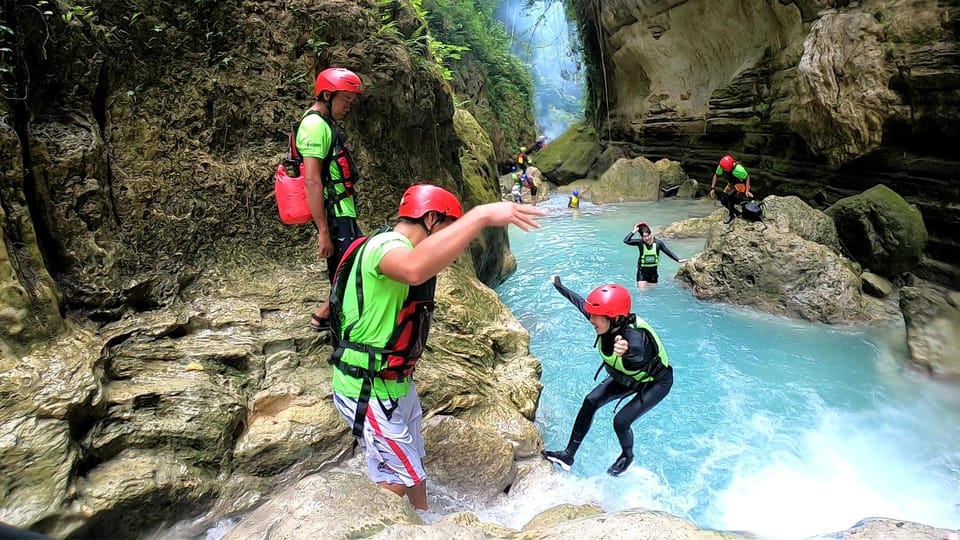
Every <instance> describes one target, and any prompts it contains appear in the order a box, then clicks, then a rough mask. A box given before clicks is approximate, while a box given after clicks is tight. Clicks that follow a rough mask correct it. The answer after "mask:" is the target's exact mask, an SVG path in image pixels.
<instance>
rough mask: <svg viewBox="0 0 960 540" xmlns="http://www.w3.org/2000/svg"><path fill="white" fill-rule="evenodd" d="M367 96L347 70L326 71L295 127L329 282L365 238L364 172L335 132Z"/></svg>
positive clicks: (326, 324) (324, 321)
mask: <svg viewBox="0 0 960 540" xmlns="http://www.w3.org/2000/svg"><path fill="white" fill-rule="evenodd" d="M362 94H363V82H362V81H361V80H360V77H358V76H357V74H356V73H354V72H352V71H350V70H349V69H344V68H328V69H325V70H323V71H321V72H320V74H319V75H317V81H316V83H315V85H314V96H315V97H316V100H315V101H314V102H313V105H312V106H311V107H310V108H309V109H308V110H307V111H306V112H304V113H303V117H302V118H301V119H300V126H299V127H298V128H297V139H296V145H297V150H298V151H299V152H300V155H302V156H303V174H304V183H305V185H306V190H307V205H308V206H309V207H310V214H311V215H312V216H313V223H314V225H316V227H317V254H318V255H319V256H320V257H322V258H325V259H326V260H327V277H328V278H329V279H330V282H331V283H333V274H334V271H335V270H336V268H337V265H338V264H340V259H341V258H343V253H344V252H345V251H346V249H347V246H349V245H350V244H351V243H352V242H353V241H354V240H355V239H357V238H359V237H360V236H362V235H363V233H362V232H361V231H360V226H359V225H358V224H357V207H356V202H355V200H354V194H355V191H354V185H355V184H356V182H357V181H359V180H360V178H359V176H360V173H359V171H357V167H356V164H355V163H354V161H353V157H352V156H351V155H350V151H349V149H348V148H347V146H346V139H345V138H344V136H343V134H342V133H341V132H340V129H339V128H338V127H337V122H339V121H341V120H343V119H344V118H345V117H346V116H347V115H348V114H350V110H351V108H352V107H353V104H354V103H355V102H356V100H357V99H359V96H360V95H362ZM329 316H330V300H329V299H327V300H324V302H323V304H321V305H320V308H319V309H317V311H315V312H314V313H313V315H311V317H310V327H311V328H312V329H314V330H316V331H318V332H323V331H327V330H329V329H330V321H329Z"/></svg>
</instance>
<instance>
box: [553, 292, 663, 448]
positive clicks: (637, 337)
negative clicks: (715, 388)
mask: <svg viewBox="0 0 960 540" xmlns="http://www.w3.org/2000/svg"><path fill="white" fill-rule="evenodd" d="M553 286H554V287H556V289H557V290H558V291H560V294H562V295H563V296H564V297H566V298H567V300H570V302H571V303H572V304H573V305H575V306H577V309H579V310H580V313H583V315H584V317H586V318H587V319H588V320H589V319H590V314H589V313H587V312H586V311H585V310H584V309H583V305H584V299H583V298H582V297H581V296H580V295H578V294H577V293H575V292H573V291H571V290H570V289H568V288H566V287H565V286H564V285H563V284H562V283H554V285H553ZM617 335H620V336H621V337H623V338H624V339H625V340H627V343H628V344H629V345H628V348H627V352H626V353H624V355H623V357H622V358H623V365H624V367H625V368H627V369H629V370H634V371H635V370H643V371H645V372H647V373H648V374H650V375H651V376H652V377H653V378H654V380H652V381H650V382H647V383H640V382H637V381H630V380H629V376H628V375H626V374H622V373H619V372H618V373H617V374H613V375H611V374H610V372H611V371H613V368H612V367H609V366H608V365H607V364H604V366H605V367H606V369H607V372H608V375H607V378H605V379H604V380H603V381H602V382H601V383H600V384H598V385H597V386H596V388H594V389H593V390H591V391H590V393H589V394H587V397H585V398H584V399H583V405H582V406H581V407H580V412H578V413H577V419H576V420H575V421H574V423H573V430H572V431H571V433H570V442H568V443H567V449H566V451H567V452H568V453H569V455H570V456H571V457H572V456H573V455H574V454H575V453H576V452H577V449H578V448H580V443H582V442H583V438H584V437H586V435H587V432H588V431H589V430H590V424H592V423H593V415H594V414H595V413H596V412H597V409H599V408H600V407H602V406H604V405H606V404H607V403H610V402H611V401H613V400H619V399H623V398H626V397H628V396H630V395H633V398H632V399H630V401H628V402H627V404H626V405H625V406H624V407H623V408H622V409H620V411H619V412H618V413H617V414H616V415H615V416H614V417H613V430H614V431H615V432H616V434H617V439H619V440H620V446H621V448H622V449H623V453H624V454H626V455H629V456H631V457H632V456H633V430H632V429H631V428H630V425H631V424H633V422H634V421H635V420H636V419H637V418H640V417H641V416H643V414H644V413H646V412H647V411H649V410H650V409H652V408H653V407H654V406H655V405H656V404H657V403H660V400H662V399H663V398H664V397H666V395H667V394H668V393H669V392H670V388H671V387H672V386H673V368H672V367H664V365H663V364H662V363H661V362H660V358H659V357H658V356H657V353H658V349H657V343H656V341H654V339H653V337H652V336H651V335H650V334H649V333H647V332H646V331H644V330H640V329H637V328H633V327H630V326H627V327H622V328H619V329H611V330H610V331H609V332H607V333H606V334H602V335H601V336H599V340H598V341H599V345H600V350H601V351H603V353H604V354H606V355H610V354H613V341H614V338H615V337H616V336H617ZM614 375H616V377H615V376H614ZM625 382H626V383H627V384H624V383H625Z"/></svg>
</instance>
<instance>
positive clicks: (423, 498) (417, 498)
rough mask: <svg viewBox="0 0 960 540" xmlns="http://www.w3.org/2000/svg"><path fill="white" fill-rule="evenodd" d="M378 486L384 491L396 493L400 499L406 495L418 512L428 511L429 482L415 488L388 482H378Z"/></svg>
mask: <svg viewBox="0 0 960 540" xmlns="http://www.w3.org/2000/svg"><path fill="white" fill-rule="evenodd" d="M377 485H378V486H380V487H382V488H383V489H385V490H387V491H390V492H392V493H396V494H397V495H399V496H400V497H403V496H404V495H406V496H407V499H408V500H409V501H410V504H411V506H413V507H414V508H416V509H417V510H426V509H427V482H426V480H424V481H422V482H420V483H419V484H417V485H415V486H413V487H407V486H405V485H403V484H391V483H388V482H377Z"/></svg>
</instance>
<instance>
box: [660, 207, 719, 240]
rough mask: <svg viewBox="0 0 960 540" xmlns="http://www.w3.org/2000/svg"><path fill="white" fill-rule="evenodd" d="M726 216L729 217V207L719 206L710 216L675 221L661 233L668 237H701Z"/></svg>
mask: <svg viewBox="0 0 960 540" xmlns="http://www.w3.org/2000/svg"><path fill="white" fill-rule="evenodd" d="M725 217H727V209H726V208H718V209H716V210H714V211H713V213H711V214H710V215H708V216H704V217H698V218H690V219H684V220H682V221H674V222H673V223H671V224H669V225H667V226H666V227H664V228H663V231H662V232H661V233H660V235H661V236H663V237H666V238H701V237H704V236H706V235H707V233H709V232H710V228H711V227H713V226H714V225H716V224H717V223H720V222H722V221H723V219H724V218H725Z"/></svg>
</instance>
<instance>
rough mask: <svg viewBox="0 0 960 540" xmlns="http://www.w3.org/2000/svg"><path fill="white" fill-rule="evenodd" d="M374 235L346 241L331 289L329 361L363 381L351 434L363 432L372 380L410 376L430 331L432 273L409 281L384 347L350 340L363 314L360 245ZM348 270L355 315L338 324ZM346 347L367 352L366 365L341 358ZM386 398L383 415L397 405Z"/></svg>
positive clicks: (340, 320) (385, 229)
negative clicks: (352, 281) (418, 280)
mask: <svg viewBox="0 0 960 540" xmlns="http://www.w3.org/2000/svg"><path fill="white" fill-rule="evenodd" d="M388 230H390V229H389V228H382V229H381V230H379V231H377V232H376V233H374V235H376V234H379V233H382V232H386V231H388ZM374 235H370V236H363V237H360V238H357V239H356V240H354V241H353V243H352V244H350V246H349V247H348V248H347V251H346V252H345V253H344V255H343V258H342V259H341V260H340V264H339V265H338V266H337V271H336V273H335V274H334V278H333V286H332V287H331V293H330V330H331V335H332V337H333V353H332V354H331V355H330V359H329V362H330V364H331V365H333V366H334V367H335V368H337V369H338V370H340V371H341V372H342V373H343V374H345V375H347V376H350V377H355V378H357V379H362V380H363V385H362V387H361V389H360V396H359V397H358V398H357V412H356V416H355V417H354V420H353V435H354V436H355V437H361V436H363V423H364V419H365V417H366V414H367V406H368V404H369V402H370V394H371V390H372V388H373V380H374V379H375V378H381V379H384V380H396V381H398V382H402V381H404V380H405V379H406V378H407V377H410V376H411V375H413V371H414V369H416V367H417V361H418V360H420V356H421V355H422V354H423V349H424V345H425V344H426V342H427V336H428V335H429V333H430V324H431V322H432V321H433V310H434V306H435V302H434V297H435V294H436V286H437V278H436V276H434V277H432V278H430V279H428V280H427V281H425V282H424V283H421V284H420V285H411V286H410V288H409V290H408V292H407V297H406V299H404V301H403V303H402V307H401V309H400V312H399V313H398V314H397V319H396V323H395V328H394V331H393V334H392V335H391V336H390V339H389V340H388V341H387V343H386V344H385V345H384V346H383V347H374V346H372V345H368V344H366V343H358V342H354V341H351V340H350V332H351V331H352V330H353V328H354V327H355V326H356V325H357V323H358V322H360V318H361V317H362V316H363V272H362V267H361V262H362V257H363V248H364V247H365V246H366V245H367V240H368V239H369V238H372V237H373V236H374ZM353 273H355V274H356V279H355V281H356V291H355V293H356V295H357V313H358V316H357V320H355V321H353V322H351V323H349V324H347V325H346V328H344V327H343V326H342V325H343V322H344V321H342V317H343V297H344V294H346V286H347V281H348V280H349V277H350V275H351V274H353ZM346 349H352V350H354V351H359V352H361V353H366V355H367V363H366V365H365V366H358V365H353V364H350V363H347V362H345V361H343V360H342V357H343V352H344V350H346ZM391 402H392V403H391V408H389V410H386V411H385V412H386V414H387V417H388V418H389V416H390V414H392V413H393V409H395V408H396V402H395V400H393V399H391Z"/></svg>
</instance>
